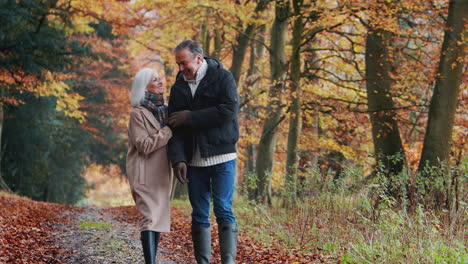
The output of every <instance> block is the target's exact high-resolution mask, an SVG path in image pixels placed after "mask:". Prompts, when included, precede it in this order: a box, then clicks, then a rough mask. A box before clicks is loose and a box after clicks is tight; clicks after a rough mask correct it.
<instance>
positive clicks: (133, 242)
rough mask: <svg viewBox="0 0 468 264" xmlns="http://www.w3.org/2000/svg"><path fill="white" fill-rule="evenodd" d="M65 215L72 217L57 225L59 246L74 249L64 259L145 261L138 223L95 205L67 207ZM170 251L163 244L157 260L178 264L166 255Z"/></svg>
mask: <svg viewBox="0 0 468 264" xmlns="http://www.w3.org/2000/svg"><path fill="white" fill-rule="evenodd" d="M73 214H74V215H73ZM63 217H68V218H70V219H71V221H70V222H68V223H59V224H57V226H56V230H57V231H58V232H57V233H56V236H57V238H56V242H57V246H59V247H62V248H66V249H68V250H67V251H68V252H70V254H67V255H66V256H63V258H61V259H60V261H62V262H63V263H70V264H113V263H121V264H129V263H135V264H137V263H144V261H143V254H142V249H141V243H140V240H139V231H138V228H137V226H136V225H135V224H134V223H127V222H123V221H119V220H118V219H116V218H115V215H113V214H111V213H110V212H109V211H106V210H105V209H103V208H100V207H94V206H90V207H83V209H82V210H81V212H80V213H77V212H75V211H66V212H64V215H63ZM168 254H171V253H170V252H169V251H168V250H166V249H164V248H161V246H160V248H159V249H158V262H157V263H159V264H177V263H178V262H175V261H171V260H168V259H167V258H165V256H166V255H168Z"/></svg>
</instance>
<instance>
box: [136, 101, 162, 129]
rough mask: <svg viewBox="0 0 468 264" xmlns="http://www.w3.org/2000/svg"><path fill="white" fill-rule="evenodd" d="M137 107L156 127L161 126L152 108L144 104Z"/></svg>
mask: <svg viewBox="0 0 468 264" xmlns="http://www.w3.org/2000/svg"><path fill="white" fill-rule="evenodd" d="M136 108H137V109H140V110H141V112H142V113H143V115H144V116H145V118H146V119H147V120H149V122H150V123H151V125H153V127H154V128H157V129H159V128H161V125H160V124H159V122H158V120H156V117H154V115H153V113H151V111H150V110H148V109H146V108H145V107H143V106H136Z"/></svg>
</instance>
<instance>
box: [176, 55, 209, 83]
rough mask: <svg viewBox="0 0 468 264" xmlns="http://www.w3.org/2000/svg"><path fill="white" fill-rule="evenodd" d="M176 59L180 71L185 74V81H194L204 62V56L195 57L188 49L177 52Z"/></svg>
mask: <svg viewBox="0 0 468 264" xmlns="http://www.w3.org/2000/svg"><path fill="white" fill-rule="evenodd" d="M175 59H176V63H177V65H178V66H179V71H181V72H182V73H183V74H184V76H185V79H187V80H194V79H195V74H196V73H197V70H198V68H200V65H201V64H202V62H203V58H202V56H201V55H200V54H197V55H196V56H194V55H193V54H192V53H191V52H190V50H189V49H188V48H185V49H182V50H181V51H179V52H176V54H175Z"/></svg>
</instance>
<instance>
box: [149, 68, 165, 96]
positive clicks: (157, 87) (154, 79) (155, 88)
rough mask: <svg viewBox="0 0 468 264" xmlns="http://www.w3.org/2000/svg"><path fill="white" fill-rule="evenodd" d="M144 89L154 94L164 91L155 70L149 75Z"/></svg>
mask: <svg viewBox="0 0 468 264" xmlns="http://www.w3.org/2000/svg"><path fill="white" fill-rule="evenodd" d="M146 90H147V91H148V92H150V93H154V94H163V93H164V92H165V89H164V86H163V81H162V79H161V77H160V76H159V73H158V72H157V71H155V72H154V73H153V75H151V79H150V81H149V83H148V85H147V86H146Z"/></svg>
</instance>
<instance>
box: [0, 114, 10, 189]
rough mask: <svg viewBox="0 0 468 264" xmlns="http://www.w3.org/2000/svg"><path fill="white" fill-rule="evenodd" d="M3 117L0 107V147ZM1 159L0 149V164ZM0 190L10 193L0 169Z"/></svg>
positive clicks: (0, 149)
mask: <svg viewBox="0 0 468 264" xmlns="http://www.w3.org/2000/svg"><path fill="white" fill-rule="evenodd" d="M3 117H4V115H3V105H0V146H2V131H3ZM2 157H3V153H2V148H0V164H1V159H2ZM0 188H1V189H4V190H5V191H8V192H11V190H10V188H9V187H8V185H7V184H6V182H5V181H4V180H3V177H2V170H1V169H0Z"/></svg>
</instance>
